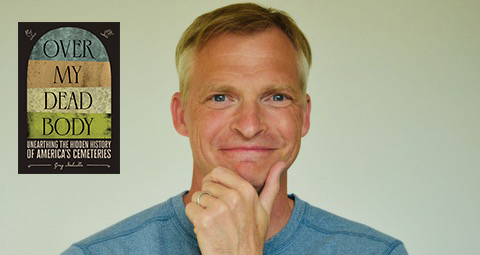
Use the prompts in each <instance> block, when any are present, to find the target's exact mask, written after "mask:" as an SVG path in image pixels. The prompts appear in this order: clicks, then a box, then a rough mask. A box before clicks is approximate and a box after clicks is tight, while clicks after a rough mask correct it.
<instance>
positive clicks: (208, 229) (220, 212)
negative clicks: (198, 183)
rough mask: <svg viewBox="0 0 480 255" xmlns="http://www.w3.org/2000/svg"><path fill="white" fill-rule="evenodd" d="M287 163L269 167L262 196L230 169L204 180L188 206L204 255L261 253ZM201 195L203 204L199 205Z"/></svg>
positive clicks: (187, 212) (188, 213)
mask: <svg viewBox="0 0 480 255" xmlns="http://www.w3.org/2000/svg"><path fill="white" fill-rule="evenodd" d="M285 167H286V164H285V163H284V162H277V163H276V164H275V165H273V166H272V168H270V170H269V172H268V176H267V179H266V181H265V185H264V187H263V189H262V192H261V193H260V195H258V194H257V191H256V190H255V188H254V187H253V186H252V185H251V184H250V183H249V182H247V181H246V180H244V179H243V178H242V177H240V176H239V175H238V174H236V173H235V172H233V171H232V170H230V169H227V168H223V167H217V168H215V169H213V170H212V171H211V172H210V173H209V174H207V175H206V176H205V177H204V178H203V180H202V190H201V191H197V192H195V193H194V194H193V196H192V202H191V203H189V204H188V205H187V206H186V207H185V211H186V214H187V217H188V218H189V219H190V221H191V222H192V223H193V225H194V227H195V229H194V231H195V234H196V235H197V240H198V244H199V246H200V250H201V251H202V254H204V255H206V254H208V255H212V254H242V255H247V254H248V255H251V254H262V253H263V245H264V243H265V238H266V235H267V231H268V226H269V225H270V214H271V211H272V205H273V202H274V201H275V198H276V196H277V193H278V190H279V189H280V175H281V173H282V172H283V170H284V169H285ZM202 192H209V193H210V194H212V195H211V196H210V195H209V194H204V195H202V196H201V199H200V205H198V204H197V203H196V201H197V198H198V196H199V195H201V193H202Z"/></svg>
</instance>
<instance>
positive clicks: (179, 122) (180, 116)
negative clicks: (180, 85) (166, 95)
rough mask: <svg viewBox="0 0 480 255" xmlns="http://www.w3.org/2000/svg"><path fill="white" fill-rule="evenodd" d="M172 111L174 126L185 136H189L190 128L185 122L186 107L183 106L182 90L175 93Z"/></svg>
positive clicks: (171, 106)
mask: <svg viewBox="0 0 480 255" xmlns="http://www.w3.org/2000/svg"><path fill="white" fill-rule="evenodd" d="M170 111H171V112H172V120H173V126H175V130H177V132H178V133H179V134H181V135H183V136H188V129H187V125H186V124H185V109H184V108H183V104H182V95H181V94H180V92H176V93H175V94H173V96H172V102H171V103H170Z"/></svg>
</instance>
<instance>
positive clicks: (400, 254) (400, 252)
mask: <svg viewBox="0 0 480 255" xmlns="http://www.w3.org/2000/svg"><path fill="white" fill-rule="evenodd" d="M387 254H388V255H408V252H407V249H405V246H404V245H403V243H399V244H398V245H397V246H396V247H395V248H394V249H393V250H392V251H390V253H387Z"/></svg>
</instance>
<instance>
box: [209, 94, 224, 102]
mask: <svg viewBox="0 0 480 255" xmlns="http://www.w3.org/2000/svg"><path fill="white" fill-rule="evenodd" d="M210 99H211V100H213V101H215V102H225V101H226V100H227V96H225V95H223V94H219V95H214V96H212V97H211V98H210Z"/></svg>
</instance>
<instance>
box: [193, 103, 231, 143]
mask: <svg viewBox="0 0 480 255" xmlns="http://www.w3.org/2000/svg"><path fill="white" fill-rule="evenodd" d="M191 116H192V117H193V118H192V119H191V122H190V125H189V134H191V135H190V139H191V140H194V142H197V143H198V144H196V146H202V147H205V146H208V145H209V144H211V143H212V142H213V141H215V139H216V138H217V137H218V136H219V135H220V134H221V131H222V129H223V128H224V127H226V126H228V125H226V122H227V120H228V118H227V116H225V114H222V112H221V111H215V110H214V111H212V110H210V109H208V110H202V109H198V110H197V111H194V112H193V114H192V115H191Z"/></svg>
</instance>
